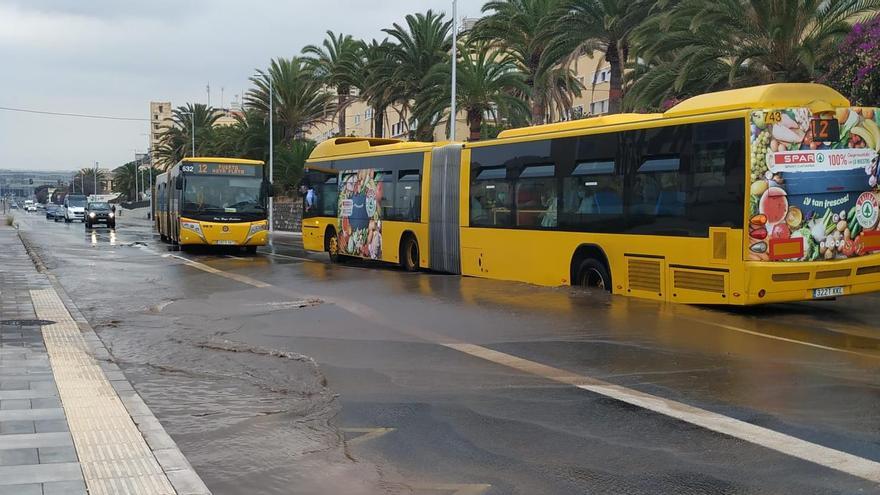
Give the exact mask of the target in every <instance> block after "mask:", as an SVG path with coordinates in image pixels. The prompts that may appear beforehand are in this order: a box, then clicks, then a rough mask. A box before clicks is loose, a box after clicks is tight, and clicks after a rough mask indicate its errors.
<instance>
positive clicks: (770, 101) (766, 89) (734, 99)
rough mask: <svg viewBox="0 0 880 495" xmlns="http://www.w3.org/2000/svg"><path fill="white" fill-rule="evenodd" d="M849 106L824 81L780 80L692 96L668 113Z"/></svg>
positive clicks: (688, 113) (822, 108) (690, 113)
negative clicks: (774, 82) (773, 82)
mask: <svg viewBox="0 0 880 495" xmlns="http://www.w3.org/2000/svg"><path fill="white" fill-rule="evenodd" d="M816 105H820V108H819V109H820V110H824V109H826V108H828V106H829V105H830V107H832V108H833V107H848V106H849V100H847V99H846V97H845V96H843V95H842V94H840V93H838V92H837V91H835V90H833V89H831V88H829V87H828V86H825V85H822V84H812V83H779V84H766V85H764V86H753V87H751V88H741V89H731V90H727V91H718V92H716V93H706V94H704V95H699V96H694V97H693V98H688V99H687V100H684V101H683V102H681V103H679V104H678V105H675V106H674V107H672V108H670V109H669V110H667V111H666V113H664V114H663V115H664V116H665V117H681V116H684V115H698V114H702V113H715V112H726V111H730V110H749V109H765V108H786V107H813V106H816Z"/></svg>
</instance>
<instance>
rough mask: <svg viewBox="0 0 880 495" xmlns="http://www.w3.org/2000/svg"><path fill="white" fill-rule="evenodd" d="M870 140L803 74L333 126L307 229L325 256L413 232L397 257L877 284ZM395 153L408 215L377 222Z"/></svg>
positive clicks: (812, 284) (709, 279)
mask: <svg viewBox="0 0 880 495" xmlns="http://www.w3.org/2000/svg"><path fill="white" fill-rule="evenodd" d="M878 151H880V109H876V108H869V107H853V106H851V105H850V103H849V101H847V99H846V98H844V97H843V96H842V95H840V94H839V93H838V92H836V91H834V90H832V89H830V88H828V87H825V86H822V85H817V84H774V85H767V86H759V87H752V88H744V89H737V90H731V91H723V92H718V93H712V94H706V95H701V96H697V97H694V98H690V99H688V100H686V101H683V102H681V103H679V104H678V105H676V106H675V107H673V108H671V109H669V110H668V111H666V112H664V113H655V114H619V115H608V116H601V117H595V118H588V119H583V120H576V121H570V122H562V123H557V124H548V125H543V126H536V127H528V128H522V129H512V130H508V131H504V132H502V133H501V134H500V135H499V136H498V139H495V140H491V141H483V142H469V143H402V142H397V141H393V140H375V139H356V138H341V139H335V140H330V141H327V142H325V143H322V144H321V145H319V146H318V147H317V148H316V149H315V151H314V152H313V155H312V156H311V157H310V160H309V162H308V168H309V172H308V174H307V175H306V177H307V183H308V184H307V186H306V187H307V188H308V190H309V193H308V194H307V195H306V215H305V217H306V218H305V220H304V222H303V239H304V245H305V247H306V249H309V250H315V251H328V252H330V253H331V256H333V257H338V256H340V255H341V256H360V257H364V258H373V259H380V260H384V261H392V262H401V256H402V255H403V254H406V253H407V252H409V251H410V250H411V249H414V250H415V252H417V253H419V256H418V257H417V258H416V259H418V260H419V262H418V264H417V265H414V266H413V265H411V264H410V262H409V260H408V259H404V261H403V263H402V264H404V266H407V267H408V268H418V267H422V268H429V269H432V270H436V271H442V272H449V273H458V274H462V275H470V276H477V277H487V278H496V279H502V280H517V281H523V282H530V283H534V284H540V285H548V286H554V285H569V284H570V285H584V286H591V287H598V288H604V289H606V290H609V291H611V292H613V293H614V294H621V295H629V296H636V297H643V298H649V299H656V300H663V301H672V302H683V303H695V304H733V305H748V304H761V303H770V302H782V301H799V300H808V299H827V298H833V297H837V296H843V295H850V294H857V293H865V292H872V291H878V290H880V227H878V219H880V208H878V202H880V189H878V186H877V182H878ZM406 156H409V157H411V160H412V163H413V165H415V164H418V165H421V167H422V168H421V169H420V170H421V174H419V176H418V177H419V179H420V181H421V182H420V191H421V197H420V198H418V203H417V204H418V206H419V207H420V215H419V216H418V217H417V218H416V217H411V218H409V220H408V221H407V222H404V223H403V224H401V225H400V226H399V227H395V231H394V232H395V235H393V236H390V237H389V236H387V235H385V232H384V230H383V229H384V227H385V225H386V222H385V219H386V215H388V214H389V212H390V213H391V214H395V215H396V214H397V207H398V202H397V198H398V196H397V195H396V194H397V193H398V191H399V188H400V185H401V184H402V183H405V182H403V181H402V180H401V178H402V177H405V176H408V175H409V174H402V173H401V172H402V171H405V170H415V168H414V167H411V166H410V165H409V163H406V164H403V165H401V164H400V163H401V162H400V160H402V159H403V158H402V157H406ZM392 179H393V180H392ZM386 184H393V186H386ZM387 187H393V188H394V189H393V190H394V191H395V193H394V194H387V193H386V192H385V191H386V188H387ZM380 191H381V194H379V192H380ZM402 201H403V203H402V204H403V206H404V207H406V206H408V205H410V204H412V203H411V202H407V201H408V200H402ZM388 223H390V222H388ZM401 230H403V231H404V232H403V233H404V235H400V233H401V232H400V231H401ZM410 233H411V235H410ZM377 236H378V237H377ZM412 242H415V246H414V247H410V246H411V245H412Z"/></svg>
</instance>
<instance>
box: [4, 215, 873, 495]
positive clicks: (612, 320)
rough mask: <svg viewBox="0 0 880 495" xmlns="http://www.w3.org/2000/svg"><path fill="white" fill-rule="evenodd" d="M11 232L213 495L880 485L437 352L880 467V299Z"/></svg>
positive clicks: (50, 230) (133, 231)
mask: <svg viewBox="0 0 880 495" xmlns="http://www.w3.org/2000/svg"><path fill="white" fill-rule="evenodd" d="M18 218H19V222H20V224H21V229H22V232H23V234H24V235H25V236H26V238H27V239H28V240H29V241H30V243H31V244H32V245H33V246H34V247H35V248H36V249H37V251H38V252H39V253H40V255H41V257H42V259H43V260H44V262H45V263H46V265H47V267H48V268H49V270H50V271H51V272H52V273H54V274H55V275H56V276H57V277H58V279H59V281H60V282H61V283H62V285H63V286H64V287H65V289H66V290H67V291H68V292H69V293H70V295H71V296H72V297H73V299H74V300H75V301H76V303H77V305H78V306H79V307H80V309H81V310H82V311H83V313H84V314H85V315H86V316H87V317H88V318H89V319H90V321H91V323H92V325H93V326H94V327H95V328H96V330H97V331H98V332H99V335H100V336H101V338H102V340H104V341H105V343H106V344H107V346H108V348H109V349H110V351H111V353H112V354H113V356H114V358H115V359H116V360H118V361H119V364H120V366H122V367H123V369H124V370H125V372H126V375H127V376H128V377H129V379H130V380H131V381H132V382H133V384H134V386H135V388H136V389H137V390H138V391H139V392H140V393H141V395H143V397H144V400H145V401H146V402H147V404H148V405H149V406H150V407H151V408H152V409H153V411H154V412H155V413H156V415H157V416H158V417H159V419H160V421H161V422H162V423H163V424H164V425H165V427H166V429H168V431H169V433H171V435H172V436H173V437H174V438H175V440H177V441H178V443H179V444H180V447H181V449H182V450H183V452H184V453H185V454H186V455H187V457H188V458H189V459H190V461H191V462H192V464H193V465H194V467H195V468H196V470H197V471H198V472H199V474H201V475H202V477H203V479H204V480H205V482H206V483H207V484H208V486H209V487H210V488H211V489H212V490H213V491H214V493H216V494H226V493H418V494H453V493H458V494H477V493H486V494H502V493H503V494H506V493H521V494H539V493H554V494H573V493H621V494H641V493H645V494H647V493H676V494H710V493H711V494H722V493H724V494H726V493H730V494H743V493H746V494H750V493H756V494H757V493H815V494H825V493H840V494H848V493H877V492H878V491H880V487H878V486H877V485H876V484H874V483H872V482H870V481H866V480H864V479H861V478H859V477H856V476H851V475H848V474H844V473H841V472H839V471H836V470H833V469H829V468H828V467H824V466H821V465H818V464H814V463H811V462H808V461H804V460H800V459H797V458H795V457H791V456H788V455H785V454H781V453H779V452H776V451H774V450H772V449H769V448H767V447H766V446H765V445H764V444H763V443H762V439H758V440H757V441H756V442H746V441H743V440H740V439H737V438H732V437H730V436H727V435H723V434H720V433H715V432H712V431H709V430H707V429H704V428H701V427H699V426H696V425H693V424H690V423H688V422H685V421H681V420H677V419H672V418H670V417H668V416H665V415H662V414H658V413H657V412H654V411H652V410H649V409H645V408H641V407H636V406H633V405H630V404H626V403H623V402H620V401H617V400H614V399H612V398H609V397H606V396H603V395H600V394H596V393H593V392H591V391H587V390H582V389H578V388H575V387H572V386H570V385H565V384H561V383H559V382H558V381H554V380H552V379H548V378H547V377H546V376H541V375H540V374H535V373H529V372H524V371H522V370H520V369H513V368H511V367H508V366H501V365H499V364H497V362H491V360H487V359H481V358H480V357H477V356H474V355H471V354H466V353H463V352H459V350H456V349H455V348H453V347H450V346H448V345H445V344H449V343H450V342H455V343H467V344H475V345H476V346H478V348H479V349H481V350H483V351H481V352H491V351H496V352H497V353H503V354H499V355H502V356H514V357H518V358H522V359H526V360H529V361H530V362H534V363H539V364H543V365H549V366H553V367H556V368H561V369H563V370H566V371H568V372H571V373H575V374H577V375H583V376H586V377H591V378H596V379H601V380H604V381H607V382H610V383H612V384H616V385H622V386H625V387H627V388H628V389H631V390H635V391H640V392H646V393H649V394H651V395H652V396H655V397H657V398H659V399H670V400H674V401H677V402H680V403H683V404H687V405H691V406H696V407H699V408H701V409H703V410H706V411H710V412H713V413H718V414H721V415H723V416H726V417H731V418H736V419H740V420H743V421H746V422H748V423H751V424H754V425H759V426H762V427H765V428H768V429H770V430H773V431H776V432H781V433H785V434H788V435H791V436H792V437H795V438H798V439H801V440H805V441H807V442H810V444H809V445H815V446H824V447H830V448H833V449H836V450H839V451H843V452H846V453H849V454H853V455H855V456H858V457H859V458H862V459H869V460H872V461H880V414H878V412H877V411H878V410H880V373H878V371H880V340H878V339H880V325H878V322H880V305H878V303H880V296H877V295H869V296H860V297H853V298H847V299H841V300H838V301H835V302H815V303H803V304H789V305H779V306H768V307H761V308H753V309H747V310H742V309H740V310H731V309H719V308H698V307H689V306H674V305H665V304H660V303H654V302H648V301H639V300H633V299H628V298H623V297H612V296H608V295H606V294H604V293H588V292H584V291H580V290H573V289H570V288H557V289H547V288H538V287H532V286H528V285H523V284H515V283H507V282H496V281H488V280H479V279H470V278H460V277H454V276H446V275H438V274H429V273H418V274H409V273H404V272H401V271H399V270H396V269H394V268H388V267H382V266H374V265H369V264H355V265H348V266H339V265H330V264H329V263H327V260H326V257H325V256H323V255H319V254H307V253H304V252H303V251H302V249H301V248H300V247H299V246H298V243H297V241H296V240H295V239H294V238H290V237H286V238H284V239H281V240H279V241H278V242H276V245H275V247H274V249H266V250H264V251H263V252H261V253H260V254H258V255H257V256H254V257H248V256H246V255H241V254H237V253H227V254H221V253H210V252H208V253H204V252H203V253H177V252H171V251H169V250H168V249H167V248H166V247H165V246H164V245H162V244H161V243H159V242H158V239H154V237H153V235H152V234H151V232H150V230H149V228H148V227H147V226H146V225H145V222H141V223H140V225H138V226H134V225H125V223H127V219H125V218H124V217H123V218H122V219H120V228H119V229H118V231H117V232H115V233H112V232H110V231H108V230H106V229H98V230H96V231H94V232H87V231H85V229H84V227H83V226H82V225H80V224H71V225H66V224H63V223H52V222H46V221H45V220H43V218H42V217H41V216H37V215H23V214H20V215H19V217H18ZM178 256H179V257H178ZM187 260H195V261H196V262H198V263H201V265H199V266H193V265H191V264H187V263H186V261H187ZM200 268H201V269H200ZM344 440H345V441H344Z"/></svg>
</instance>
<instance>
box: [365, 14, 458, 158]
mask: <svg viewBox="0 0 880 495" xmlns="http://www.w3.org/2000/svg"><path fill="white" fill-rule="evenodd" d="M405 21H406V23H405V24H406V25H405V26H402V25H400V24H397V23H394V24H393V25H392V27H391V28H389V29H383V31H384V32H385V33H387V34H388V35H389V36H390V37H391V38H392V39H393V40H394V41H396V43H394V44H392V45H389V46H388V53H387V56H386V58H385V59H383V64H381V65H380V66H379V67H378V69H380V70H381V71H382V74H383V77H380V81H378V82H379V83H385V84H388V88H387V89H388V92H389V96H390V97H391V98H392V99H393V101H394V102H395V103H396V104H397V105H398V106H399V107H400V108H401V109H402V112H403V115H402V116H403V117H404V118H405V117H406V113H407V112H408V111H409V110H410V107H411V102H412V101H414V100H415V99H416V98H417V97H419V95H420V94H421V93H422V92H423V91H424V90H425V85H424V79H425V77H426V76H427V75H428V73H429V72H430V71H431V69H433V68H434V66H436V65H437V64H440V63H443V62H446V61H447V60H448V59H449V51H450V50H451V49H452V36H451V30H452V21H451V20H450V21H445V20H444V15H443V14H436V13H434V12H433V11H432V10H428V11H427V12H426V13H424V14H422V13H418V14H410V15H408V16H406V18H405ZM415 136H416V139H418V140H420V141H431V140H433V123H432V122H423V121H418V122H416V130H415Z"/></svg>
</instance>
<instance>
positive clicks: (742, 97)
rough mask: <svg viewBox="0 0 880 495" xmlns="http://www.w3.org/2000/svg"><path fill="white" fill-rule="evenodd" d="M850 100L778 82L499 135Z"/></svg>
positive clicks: (818, 106)
mask: <svg viewBox="0 0 880 495" xmlns="http://www.w3.org/2000/svg"><path fill="white" fill-rule="evenodd" d="M849 105H850V103H849V100H847V99H846V97H844V96H843V95H841V94H840V93H838V92H837V91H835V90H834V89H832V88H829V87H828V86H824V85H822V84H812V83H779V84H767V85H764V86H754V87H750V88H740V89H731V90H727V91H718V92H716V93H706V94H703V95H699V96H694V97H692V98H688V99H687V100H684V101H683V102H681V103H679V104H678V105H675V106H674V107H672V108H670V109H669V110H667V111H666V112H664V113H620V114H612V115H602V116H599V117H592V118H587V119H580V120H571V121H568V122H557V123H554V124H545V125H538V126H533V127H521V128H518V129H509V130H506V131H502V132H501V133H499V134H498V138H499V139H502V138H511V137H521V136H530V135H534V134H545V133H552V132H564V131H572V130H577V129H590V128H596V127H605V126H611V125H618V124H631V123H637V122H645V121H649V120H657V119H663V118H672V117H685V116H693V115H701V114H712V113H718V112H728V111H736V110H750V109H764V108H785V107H811V108H813V107H815V110H816V111H824V110H829V109H832V108H834V107H848V106H849Z"/></svg>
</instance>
